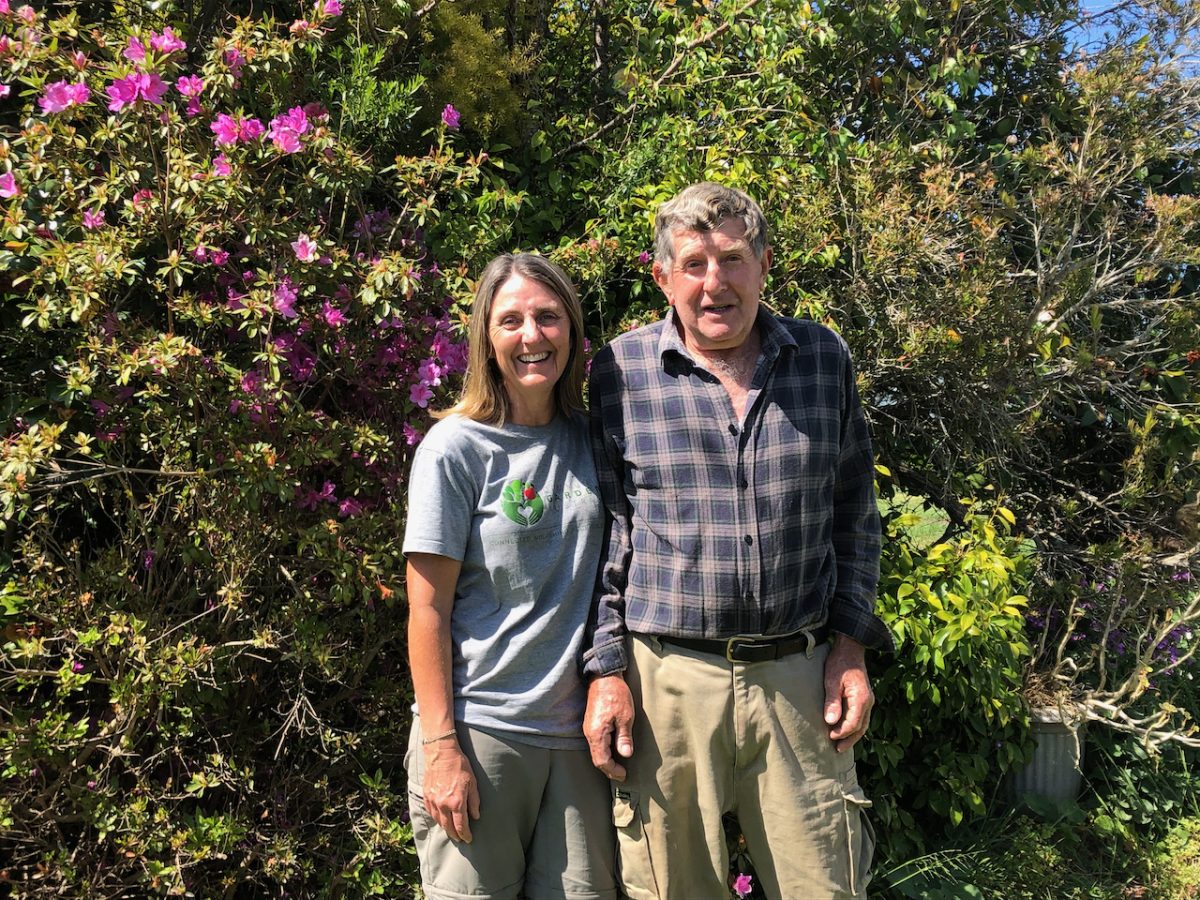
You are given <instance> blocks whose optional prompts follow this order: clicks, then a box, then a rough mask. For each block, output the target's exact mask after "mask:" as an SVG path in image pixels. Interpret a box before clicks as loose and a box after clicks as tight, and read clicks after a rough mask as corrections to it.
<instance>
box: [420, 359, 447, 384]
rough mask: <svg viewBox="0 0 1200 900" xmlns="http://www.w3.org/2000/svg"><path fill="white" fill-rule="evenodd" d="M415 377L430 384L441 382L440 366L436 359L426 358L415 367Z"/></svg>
mask: <svg viewBox="0 0 1200 900" xmlns="http://www.w3.org/2000/svg"><path fill="white" fill-rule="evenodd" d="M417 377H419V378H420V379H421V381H423V382H425V384H428V385H430V386H436V385H439V384H441V383H442V367H441V366H439V365H438V364H437V361H436V360H433V359H427V360H425V361H424V362H422V363H421V365H420V366H418V367H417Z"/></svg>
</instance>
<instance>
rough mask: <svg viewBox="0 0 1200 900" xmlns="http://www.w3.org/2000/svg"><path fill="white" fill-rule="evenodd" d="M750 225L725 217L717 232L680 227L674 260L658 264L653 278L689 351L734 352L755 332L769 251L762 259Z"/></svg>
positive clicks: (769, 258)
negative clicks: (748, 231) (752, 242)
mask: <svg viewBox="0 0 1200 900" xmlns="http://www.w3.org/2000/svg"><path fill="white" fill-rule="evenodd" d="M745 234H746V224H745V223H744V222H742V221H741V220H740V219H726V220H725V221H724V222H722V223H721V225H720V226H719V227H718V228H716V229H715V230H713V231H676V232H675V233H674V234H673V235H672V238H673V244H674V247H675V259H674V260H673V261H672V262H671V264H670V266H669V267H664V266H662V265H661V264H659V263H657V262H655V264H654V280H655V281H656V282H658V286H659V287H660V288H662V291H663V293H664V294H666V295H667V302H669V303H670V304H671V305H672V306H673V307H675V314H676V315H677V316H678V317H679V323H680V325H682V326H683V335H682V337H683V343H684V346H685V347H687V348H688V350H692V351H697V350H698V351H701V352H704V351H711V350H732V349H734V348H736V347H740V346H741V345H742V343H743V342H745V340H746V338H747V337H749V336H750V333H751V332H752V331H753V330H754V321H755V318H756V316H757V315H758V298H759V297H760V296H762V290H763V285H764V284H765V283H766V280H767V271H768V270H769V269H770V267H771V249H770V248H769V247H768V248H767V249H766V251H765V252H764V253H763V255H762V257H761V258H759V257H757V256H755V255H754V250H753V249H752V248H751V246H750V244H749V242H748V241H747V240H746V237H745Z"/></svg>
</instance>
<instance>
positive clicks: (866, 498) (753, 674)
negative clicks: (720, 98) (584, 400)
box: [584, 183, 891, 900]
mask: <svg viewBox="0 0 1200 900" xmlns="http://www.w3.org/2000/svg"><path fill="white" fill-rule="evenodd" d="M770 266H771V248H770V246H769V244H768V241H767V229H766V220H765V219H764V217H763V214H762V211H761V210H760V209H759V208H758V206H757V205H756V204H755V203H754V201H753V200H751V199H750V198H749V197H747V196H746V195H745V194H743V193H742V192H741V191H737V190H732V189H729V188H725V187H721V186H718V185H715V184H709V183H702V184H696V185H692V186H691V187H689V188H687V189H686V190H684V191H682V192H681V193H680V194H679V195H678V196H676V197H675V198H674V199H672V200H670V201H668V202H667V203H664V204H663V205H662V207H661V208H660V209H659V212H658V217H657V220H656V223H655V262H654V280H655V281H656V282H657V283H658V286H659V287H660V288H661V289H662V291H663V293H664V294H665V295H666V297H667V302H668V303H669V304H670V305H671V311H670V313H669V314H668V316H667V318H666V319H664V320H663V321H662V322H659V323H657V324H654V325H650V326H647V327H645V328H640V329H638V330H636V331H633V332H630V333H629V334H626V335H622V336H621V337H619V338H617V339H616V340H615V341H613V343H612V344H610V345H609V346H608V347H607V348H605V349H604V350H602V351H601V352H600V353H599V354H598V355H597V356H596V359H595V360H594V361H593V364H592V373H591V415H592V442H593V448H594V451H595V455H596V467H597V470H598V474H599V481H600V489H601V495H602V497H603V499H604V502H605V506H606V507H607V509H608V511H609V513H610V515H611V531H610V535H609V540H608V544H607V550H606V556H605V558H604V562H603V564H602V568H601V573H600V579H599V584H598V587H597V596H596V602H595V604H594V609H593V620H594V621H593V623H592V627H593V631H592V640H591V648H590V649H589V650H588V651H587V652H586V654H585V657H584V670H585V674H586V675H587V676H588V678H589V679H590V683H589V689H588V709H587V713H586V715H585V719H584V732H585V734H586V736H587V739H588V744H589V747H590V750H591V754H592V761H593V763H594V764H595V765H596V766H597V767H598V768H599V769H601V770H602V771H603V772H605V773H606V774H607V775H608V776H609V777H610V778H611V779H613V780H614V804H613V814H614V820H615V823H616V825H617V828H618V835H619V841H620V862H621V874H622V882H623V885H624V888H625V891H626V893H627V894H628V895H629V896H630V897H631V898H633V900H644V898H671V900H675V898H686V900H693V898H710V897H711V898H721V897H728V896H729V889H728V886H727V885H728V880H727V878H728V865H729V863H728V851H727V848H726V846H725V841H724V834H723V830H722V824H721V820H722V816H723V815H724V814H725V813H734V814H735V815H736V816H737V818H738V821H739V823H740V825H741V828H742V832H743V834H744V835H745V836H746V839H747V842H748V846H749V852H750V856H751V858H752V860H753V862H754V867H755V870H756V872H757V874H758V878H759V882H760V884H761V885H762V887H763V888H764V889H765V891H766V894H767V896H769V897H771V898H776V900H779V898H787V900H796V898H805V900H807V898H823V897H858V896H864V895H865V889H866V883H867V880H868V878H869V874H868V871H867V870H868V867H869V865H870V859H871V853H872V850H873V841H872V839H871V837H870V834H869V826H867V825H866V820H865V817H864V815H863V812H862V810H863V809H864V808H865V807H867V806H869V805H870V803H869V802H868V801H867V800H866V798H865V796H864V795H863V793H862V789H861V788H860V787H859V786H858V781H857V777H856V775H855V771H854V754H853V752H852V750H851V748H852V747H853V746H854V744H855V742H856V741H858V739H859V738H861V737H862V735H863V733H864V732H865V731H866V729H867V723H868V721H869V718H870V711H871V705H872V704H873V703H874V697H873V695H872V693H871V687H870V684H869V682H868V679H867V672H866V665H865V661H864V654H865V648H866V647H876V648H890V647H891V638H890V635H889V633H888V631H887V629H886V628H885V626H884V625H883V623H882V622H881V621H879V619H877V618H876V617H875V616H874V614H873V612H872V610H873V604H874V594H875V586H876V582H877V581H878V571H879V518H878V514H877V512H876V508H875V494H874V471H873V469H874V467H873V463H872V458H871V447H870V439H869V436H868V434H867V427H866V422H865V419H864V417H863V413H862V409H861V407H860V405H859V400H858V394H857V390H856V388H855V382H854V374H853V370H852V367H851V363H850V357H849V353H848V351H847V349H846V345H845V344H844V343H843V341H842V340H841V339H840V338H839V337H838V336H837V335H835V334H834V333H833V332H831V331H829V330H828V329H826V328H823V327H821V326H819V325H816V324H815V323H812V322H803V321H798V320H795V319H787V318H781V317H777V316H773V315H771V314H769V313H767V312H766V311H765V310H763V309H760V307H759V297H760V296H761V294H762V290H763V286H764V284H765V283H766V278H767V272H768V271H769V269H770ZM614 751H615V752H614Z"/></svg>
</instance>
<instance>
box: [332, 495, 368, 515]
mask: <svg viewBox="0 0 1200 900" xmlns="http://www.w3.org/2000/svg"><path fill="white" fill-rule="evenodd" d="M362 511H363V505H362V504H361V503H359V502H358V501H357V500H352V499H350V498H349V497H347V498H346V499H345V500H343V501H342V502H341V503H339V504H338V515H339V516H341V517H342V518H343V519H348V518H353V517H354V516H357V515H358V514H359V513H361V512H362Z"/></svg>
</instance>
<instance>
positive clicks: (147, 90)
mask: <svg viewBox="0 0 1200 900" xmlns="http://www.w3.org/2000/svg"><path fill="white" fill-rule="evenodd" d="M106 90H107V92H108V96H109V98H110V100H109V104H108V108H109V109H110V110H111V111H113V112H119V111H120V110H122V109H124V108H125V107H126V106H129V105H130V104H132V103H136V102H137V101H138V100H146V101H148V102H150V103H154V104H158V103H161V102H162V96H163V94H165V93H166V92H167V83H166V82H165V81H163V80H162V78H161V77H160V76H159V75H158V73H157V72H151V73H149V74H147V73H145V72H135V73H134V74H132V75H126V76H125V77H124V78H118V79H117V80H116V81H114V82H113V83H112V84H110V85H109V86H108V88H107V89H106Z"/></svg>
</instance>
